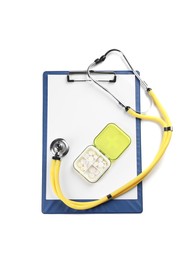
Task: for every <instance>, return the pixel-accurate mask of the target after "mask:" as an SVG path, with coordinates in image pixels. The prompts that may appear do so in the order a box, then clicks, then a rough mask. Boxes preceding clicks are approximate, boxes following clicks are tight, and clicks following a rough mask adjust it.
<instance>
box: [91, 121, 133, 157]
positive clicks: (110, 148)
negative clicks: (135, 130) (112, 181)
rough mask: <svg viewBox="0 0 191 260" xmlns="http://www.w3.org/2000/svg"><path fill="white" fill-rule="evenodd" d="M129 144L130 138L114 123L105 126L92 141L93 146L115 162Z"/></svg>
mask: <svg viewBox="0 0 191 260" xmlns="http://www.w3.org/2000/svg"><path fill="white" fill-rule="evenodd" d="M130 143H131V138H130V136H129V135H128V134H126V133H125V132H124V131H123V130H122V129H121V128H119V127H118V126H117V125H116V124H114V123H109V124H108V125H106V127H105V128H104V129H103V130H102V131H101V132H100V133H99V134H98V135H97V136H96V137H95V139H94V145H95V146H96V147H97V148H98V149H99V150H100V151H101V152H102V153H103V154H105V155H106V156H107V157H108V158H109V159H110V160H116V159H117V158H118V157H119V156H120V155H121V154H122V153H123V152H124V151H125V150H126V149H127V147H128V146H129V145H130Z"/></svg>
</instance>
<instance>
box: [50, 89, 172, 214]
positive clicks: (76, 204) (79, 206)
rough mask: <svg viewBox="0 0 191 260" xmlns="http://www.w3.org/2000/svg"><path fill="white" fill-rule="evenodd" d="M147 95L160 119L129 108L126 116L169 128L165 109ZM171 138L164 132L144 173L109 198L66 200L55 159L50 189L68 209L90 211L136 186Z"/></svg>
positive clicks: (58, 162)
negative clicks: (84, 200) (156, 109)
mask: <svg viewBox="0 0 191 260" xmlns="http://www.w3.org/2000/svg"><path fill="white" fill-rule="evenodd" d="M148 93H149V95H150V96H151V98H152V100H153V102H154V104H155V105H156V107H157V108H158V111H159V113H160V114H161V117H162V118H160V117H155V116H149V115H143V114H139V113H137V112H135V111H134V110H133V109H131V108H129V109H128V111H127V112H128V114H129V115H131V116H132V117H135V118H139V119H142V120H148V121H153V122H155V123H157V124H159V125H160V126H161V127H162V128H163V129H164V128H165V127H171V122H170V119H169V117H168V115H167V113H166V111H165V109H164V108H163V106H162V105H161V103H160V102H159V100H158V98H157V97H156V95H155V94H154V93H153V91H152V90H149V92H148ZM171 136H172V131H171V130H169V131H164V132H163V138H162V142H161V145H160V147H159V150H158V152H157V154H156V156H155V157H154V159H153V161H152V162H151V164H150V165H149V166H148V167H147V168H146V169H145V170H144V171H142V172H141V173H140V174H139V175H138V176H136V177H135V178H133V179H132V180H131V181H129V182H128V183H126V184H125V185H123V186H121V187H120V188H118V189H117V190H115V191H113V192H112V193H110V194H109V196H108V195H107V196H104V197H103V198H101V199H98V200H93V201H89V202H80V201H74V200H70V199H68V198H66V197H65V196H64V195H63V193H62V190H61V187H60V182H59V172H60V165H61V161H60V160H57V159H52V162H51V169H50V181H51V186H52V189H53V191H54V193H55V194H56V195H57V197H58V198H59V199H60V200H61V201H62V202H64V204H66V205H67V206H68V207H70V208H73V209H76V210H86V209H90V208H93V207H96V206H98V205H100V204H103V203H105V202H107V201H108V200H110V199H111V198H112V199H114V198H117V197H119V196H120V195H122V194H124V193H126V192H127V191H129V190H130V189H132V188H134V187H135V186H137V185H138V184H139V183H140V182H141V181H142V180H143V179H144V178H145V177H146V176H147V175H148V174H149V173H150V172H151V170H152V169H153V168H154V166H155V165H156V164H157V163H158V161H159V160H160V159H161V157H162V156H163V154H164V152H165V150H166V148H167V147H168V145H169V142H170V139H171Z"/></svg>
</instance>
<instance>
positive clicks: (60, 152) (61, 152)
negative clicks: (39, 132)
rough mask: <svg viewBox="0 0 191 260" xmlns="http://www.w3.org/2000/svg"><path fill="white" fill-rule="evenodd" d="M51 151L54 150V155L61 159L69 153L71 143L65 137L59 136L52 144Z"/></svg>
mask: <svg viewBox="0 0 191 260" xmlns="http://www.w3.org/2000/svg"><path fill="white" fill-rule="evenodd" d="M50 151H51V152H52V155H53V156H55V157H58V158H60V159H61V158H62V157H63V156H65V155H66V154H67V153H68V151H69V145H68V144H67V142H66V141H65V140H64V139H62V138H57V139H55V140H54V141H52V143H51V144H50Z"/></svg>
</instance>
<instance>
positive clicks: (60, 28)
mask: <svg viewBox="0 0 191 260" xmlns="http://www.w3.org/2000/svg"><path fill="white" fill-rule="evenodd" d="M189 4H190V1H186V0H182V1H170V0H169V1H167V0H165V1H163V0H161V1H148V0H147V1H127V0H125V1H122V0H119V1H113V0H109V1H99V0H97V1H92V2H90V1H87V0H81V1H56V0H55V1H48V0H46V1H20V0H18V1H1V3H0V27H1V28H0V37H1V40H0V86H1V95H0V97H1V102H0V111H1V137H0V138H1V188H0V198H1V209H0V210H1V213H0V216H1V222H0V223H1V224H0V236H1V250H0V257H1V259H37V258H39V259H62V258H64V257H65V258H66V255H69V254H70V257H68V256H67V258H69V259H76V258H78V259H90V258H91V259H92V260H94V259H98V258H99V259H110V258H112V259H116V258H117V259H125V258H130V259H157V260H158V259H173V258H174V257H176V258H177V259H190V258H191V252H190V249H189V247H190V233H191V226H190V219H191V210H190V197H191V196H190V179H191V178H190V176H191V173H190V151H189V150H190V145H191V143H190V133H191V128H190V126H189V125H188V124H190V122H189V121H190V116H189V111H190V95H189V94H188V91H190V60H191V52H190V46H191V38H190V23H191V16H190V5H189ZM110 48H118V49H121V50H122V51H124V53H125V54H126V55H127V57H128V58H129V60H130V61H132V63H133V65H134V67H135V68H136V69H138V70H140V71H141V73H142V76H143V78H144V79H145V80H146V81H147V82H148V83H149V86H150V87H151V88H153V89H154V90H155V92H156V94H157V95H158V96H159V98H160V99H161V101H162V102H163V104H164V105H165V107H166V109H167V111H168V113H169V114H170V116H171V118H172V122H173V125H174V133H173V139H172V142H171V144H170V147H169V149H168V151H167V153H166V154H165V157H164V158H163V160H162V161H161V163H160V164H159V166H158V167H157V168H156V169H155V170H154V172H153V173H152V175H150V176H149V177H148V178H147V179H146V180H145V181H144V212H143V213H142V214H139V215H133V214H132V215H43V214H42V213H41V211H40V208H41V199H40V197H41V163H42V162H41V150H42V149H41V142H42V136H41V130H42V72H43V71H44V70H65V69H68V70H72V69H73V70H74V69H80V68H82V69H84V68H86V66H87V65H88V64H89V63H90V62H92V61H93V60H94V59H95V58H97V57H99V56H100V55H102V54H103V53H104V52H106V51H107V50H108V49H110ZM108 62H109V61H108ZM111 62H112V61H111ZM105 66H107V64H105ZM115 66H116V67H117V68H119V66H118V65H117V62H116V63H115V58H113V67H115ZM107 68H109V66H108V67H107ZM144 126H145V128H146V124H144ZM143 135H144V136H143V138H144V140H145V141H144V149H143V157H144V160H145V161H144V164H145V165H146V163H147V162H149V159H151V154H152V140H151V139H152V137H153V136H154V135H153V134H152V133H151V134H150V136H148V135H147V133H146V131H144V133H143ZM147 137H148V138H147ZM148 150H149V151H150V152H148V153H145V152H146V151H148ZM149 157H150V158H149ZM146 160H148V161H146ZM3 255H4V256H3Z"/></svg>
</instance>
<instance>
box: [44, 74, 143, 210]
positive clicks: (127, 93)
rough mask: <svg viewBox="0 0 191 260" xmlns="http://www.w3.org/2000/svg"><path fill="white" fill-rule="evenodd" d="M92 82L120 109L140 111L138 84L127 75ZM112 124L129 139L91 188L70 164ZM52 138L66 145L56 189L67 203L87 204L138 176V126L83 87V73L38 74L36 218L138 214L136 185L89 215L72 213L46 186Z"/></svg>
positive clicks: (85, 82)
mask: <svg viewBox="0 0 191 260" xmlns="http://www.w3.org/2000/svg"><path fill="white" fill-rule="evenodd" d="M91 73H92V74H95V78H96V80H98V81H100V82H101V84H103V85H104V87H106V88H109V90H110V91H111V92H112V93H114V94H115V95H116V96H118V97H119V99H122V101H124V103H125V104H127V105H130V106H131V107H134V108H135V109H136V111H140V82H139V80H138V79H137V78H136V77H135V76H134V74H133V73H132V72H131V71H91ZM108 123H115V124H117V125H118V126H119V127H120V128H122V129H123V130H124V131H125V132H127V133H128V134H129V135H130V136H131V139H132V144H131V145H130V147H129V148H128V149H127V151H126V152H125V153H124V154H123V155H122V156H121V157H120V158H119V159H118V160H117V161H116V162H115V163H114V164H113V165H112V167H111V170H109V172H108V173H107V174H105V175H104V176H103V177H102V178H101V179H100V180H99V181H98V182H97V183H94V184H92V183H88V182H87V181H86V180H84V179H82V178H81V177H80V176H79V174H77V173H76V172H75V170H74V168H73V167H72V166H73V162H74V160H75V159H76V158H77V156H78V155H79V154H80V153H81V152H82V151H83V150H84V149H85V148H86V147H87V146H88V145H91V144H93V139H94V138H95V136H97V134H98V133H99V132H100V131H101V130H102V129H103V128H104V127H105V126H106V125H107V124H108ZM58 137H61V138H64V139H66V140H67V142H69V146H70V151H69V154H68V155H67V156H66V157H65V158H64V159H63V160H62V165H61V172H60V185H61V188H62V191H63V193H64V194H65V195H66V196H67V197H68V198H70V199H73V200H78V201H90V200H94V199H98V198H100V197H102V196H104V195H105V194H109V193H110V192H112V191H114V190H115V189H117V188H119V187H120V186H122V185H124V184H125V183H126V182H128V181H129V180H131V179H132V178H133V177H134V176H136V175H138V174H139V173H140V172H141V171H142V165H141V121H140V120H139V119H134V118H130V117H128V115H127V114H126V113H125V111H123V110H122V109H121V108H120V107H119V106H118V104H116V103H115V102H114V101H113V99H112V98H111V97H109V96H108V95H106V94H105V93H103V91H102V90H101V89H99V88H98V87H96V86H95V85H94V84H93V83H92V82H90V81H89V79H88V78H87V75H86V73H85V72H84V71H71V72H69V71H46V72H44V73H43V149H42V150H43V151H42V212H43V213H45V214H69V213H72V214H75V213H77V214H86V213H88V214H90V213H141V212H142V210H143V203H142V183H140V184H139V185H138V186H137V187H135V188H133V189H132V190H130V191H129V192H128V193H126V194H124V195H122V196H121V197H119V198H117V199H114V200H111V201H108V202H107V203H105V204H103V205H100V206H98V207H95V208H92V209H89V210H82V211H79V210H74V209H71V208H69V207H68V206H66V205H65V204H64V203H63V202H62V201H60V200H59V199H58V198H57V197H56V196H55V195H54V194H53V191H52V189H51V186H50V181H49V170H50V161H51V153H50V150H49V147H50V143H51V142H52V141H53V139H56V138H58Z"/></svg>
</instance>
